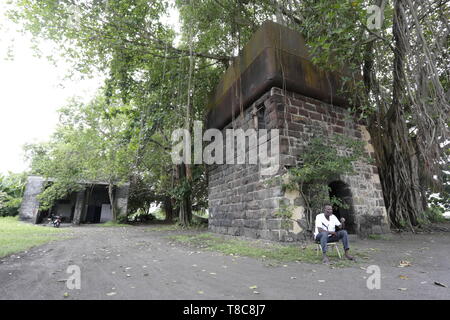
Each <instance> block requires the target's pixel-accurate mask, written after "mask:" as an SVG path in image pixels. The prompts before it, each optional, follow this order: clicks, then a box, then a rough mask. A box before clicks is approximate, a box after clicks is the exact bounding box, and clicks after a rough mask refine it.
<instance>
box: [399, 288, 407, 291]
mask: <svg viewBox="0 0 450 320" xmlns="http://www.w3.org/2000/svg"><path fill="white" fill-rule="evenodd" d="M398 290H400V291H406V290H408V288H398Z"/></svg>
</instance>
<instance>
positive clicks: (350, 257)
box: [345, 252, 355, 261]
mask: <svg viewBox="0 0 450 320" xmlns="http://www.w3.org/2000/svg"><path fill="white" fill-rule="evenodd" d="M345 257H346V258H347V259H348V260H352V261H353V260H355V258H353V256H351V255H349V254H348V253H347V252H346V253H345Z"/></svg>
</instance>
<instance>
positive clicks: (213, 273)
mask: <svg viewBox="0 0 450 320" xmlns="http://www.w3.org/2000/svg"><path fill="white" fill-rule="evenodd" d="M209 274H210V275H213V276H214V275H216V274H217V273H215V272H210V273H209Z"/></svg>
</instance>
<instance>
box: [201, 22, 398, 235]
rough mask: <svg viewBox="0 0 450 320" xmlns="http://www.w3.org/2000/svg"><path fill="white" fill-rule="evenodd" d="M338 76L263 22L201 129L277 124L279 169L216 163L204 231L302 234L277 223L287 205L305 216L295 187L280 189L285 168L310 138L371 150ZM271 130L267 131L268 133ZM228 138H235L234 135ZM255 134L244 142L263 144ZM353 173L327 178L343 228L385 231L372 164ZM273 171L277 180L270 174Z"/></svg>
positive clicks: (295, 38)
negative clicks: (351, 142)
mask: <svg viewBox="0 0 450 320" xmlns="http://www.w3.org/2000/svg"><path fill="white" fill-rule="evenodd" d="M339 79H340V77H339V74H337V73H329V72H324V71H321V70H320V69H318V68H317V67H315V66H314V65H313V64H312V63H311V60H310V56H309V54H308V52H307V49H306V46H305V41H304V39H303V37H302V36H301V35H300V34H299V33H297V32H295V31H292V30H290V29H288V28H286V27H284V26H281V25H279V24H276V23H273V22H265V23H264V24H263V25H262V26H261V28H260V29H259V30H258V31H257V32H256V33H255V34H254V35H253V37H252V38H251V39H250V41H249V43H248V44H247V45H246V46H245V47H244V48H243V50H242V52H241V54H240V56H239V57H238V58H236V59H235V61H234V63H233V64H232V66H230V67H229V69H228V70H227V71H226V73H225V74H224V75H223V77H222V79H221V81H220V83H219V84H218V86H217V88H216V90H215V92H214V95H213V97H212V99H211V101H210V105H209V108H210V110H209V113H208V118H207V127H208V128H215V129H219V130H221V131H222V132H223V135H224V136H225V130H226V129H230V128H234V129H243V130H247V129H249V128H254V129H257V130H258V131H261V129H267V130H269V132H271V133H270V134H272V135H274V134H275V135H276V134H277V133H273V132H272V131H270V130H271V129H278V130H279V133H278V134H279V151H280V156H279V168H278V170H277V171H276V172H274V173H273V174H271V175H263V174H262V170H263V169H264V165H262V164H261V163H258V164H249V163H248V162H246V163H245V164H214V165H211V166H210V169H209V173H208V177H209V186H208V195H209V213H210V217H209V229H210V230H211V231H213V232H218V233H223V234H230V235H243V236H249V237H254V238H263V239H271V240H277V241H295V240H299V239H303V237H304V236H305V234H306V232H305V230H304V229H303V227H302V224H297V223H296V222H291V223H288V224H284V223H282V219H281V218H280V217H279V216H278V215H276V214H275V213H276V212H277V211H278V210H279V209H280V208H281V206H282V205H290V206H292V208H293V210H292V212H293V216H292V218H293V219H295V220H297V219H299V220H302V219H305V217H304V215H303V212H304V205H303V203H302V199H301V197H300V196H299V194H298V192H285V191H283V188H282V184H283V179H284V178H283V177H285V176H286V172H287V169H288V168H290V167H293V166H296V165H298V156H299V155H301V153H302V150H303V149H304V147H305V146H306V145H307V144H308V142H309V141H310V140H311V138H312V137H324V139H326V137H329V136H330V135H332V134H340V135H346V136H348V137H353V138H355V139H358V140H362V141H364V142H365V149H366V151H367V154H368V155H370V156H372V157H373V156H374V154H373V152H374V150H373V147H372V145H371V142H370V135H369V133H368V131H367V129H366V127H365V126H364V124H363V123H361V122H358V121H357V120H356V119H355V118H352V116H351V114H350V113H349V111H347V110H348V108H349V106H350V104H349V102H348V99H347V98H346V97H345V96H341V95H339V94H338V92H339V88H340V85H341V84H340V81H339ZM268 134H269V133H268ZM233 139H234V138H233ZM267 144H268V142H265V140H262V141H261V140H258V142H257V143H256V145H255V144H253V145H251V143H250V145H247V146H246V149H245V150H246V158H247V159H249V157H250V154H249V152H250V151H251V150H252V148H256V147H258V148H261V147H263V148H266V147H267ZM354 169H355V174H354V175H352V176H341V177H339V178H337V179H335V180H333V181H329V187H330V188H331V193H332V195H335V196H337V197H339V198H341V199H342V200H343V201H344V202H345V203H347V204H348V205H349V209H347V210H343V209H340V212H337V215H339V216H341V217H345V218H346V220H347V227H348V230H349V232H351V233H357V234H359V235H363V236H364V235H367V234H379V233H385V232H387V231H388V230H389V227H388V222H387V215H386V208H385V205H384V200H383V194H382V189H381V184H380V178H379V175H378V170H377V167H376V166H375V165H371V164H367V163H363V162H357V163H356V164H355V165H354ZM276 177H278V178H279V179H274V178H276Z"/></svg>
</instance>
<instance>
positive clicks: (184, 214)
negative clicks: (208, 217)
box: [178, 164, 192, 227]
mask: <svg viewBox="0 0 450 320" xmlns="http://www.w3.org/2000/svg"><path fill="white" fill-rule="evenodd" d="M178 183H180V184H184V183H189V182H188V180H187V177H186V167H185V165H184V164H181V165H179V166H178ZM178 218H179V219H178V220H179V221H178V222H179V223H180V224H181V225H182V226H184V227H187V226H189V225H190V224H191V221H192V205H191V196H190V193H189V192H186V191H185V192H183V195H182V199H181V202H180V211H179V216H178Z"/></svg>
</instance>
